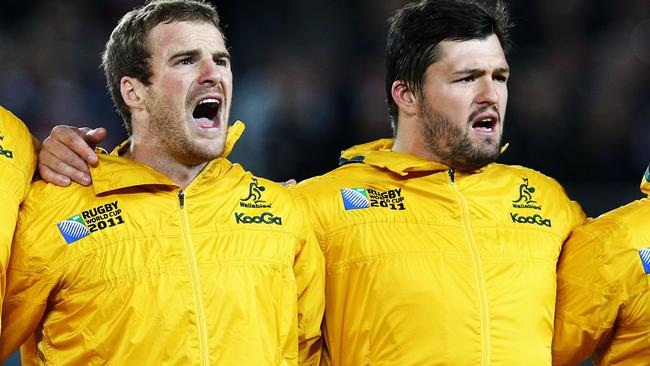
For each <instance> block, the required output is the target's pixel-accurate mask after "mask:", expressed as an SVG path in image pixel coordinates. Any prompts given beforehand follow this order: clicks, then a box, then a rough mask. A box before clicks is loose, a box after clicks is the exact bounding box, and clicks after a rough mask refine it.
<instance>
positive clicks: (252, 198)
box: [239, 178, 271, 208]
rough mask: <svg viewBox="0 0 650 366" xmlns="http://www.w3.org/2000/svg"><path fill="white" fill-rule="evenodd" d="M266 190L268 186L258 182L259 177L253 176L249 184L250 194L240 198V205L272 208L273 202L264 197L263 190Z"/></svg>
mask: <svg viewBox="0 0 650 366" xmlns="http://www.w3.org/2000/svg"><path fill="white" fill-rule="evenodd" d="M265 190H266V188H264V187H263V186H261V185H260V184H259V183H258V182H257V178H253V181H252V182H251V184H250V185H249V186H248V195H247V196H246V197H244V198H241V199H240V200H239V205H240V206H241V207H246V208H271V204H270V203H266V201H265V200H263V199H262V192H264V191H265Z"/></svg>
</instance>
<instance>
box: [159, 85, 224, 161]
mask: <svg viewBox="0 0 650 366" xmlns="http://www.w3.org/2000/svg"><path fill="white" fill-rule="evenodd" d="M150 100H151V101H152V102H151V103H149V104H150V105H149V110H150V121H149V129H150V133H151V135H152V136H156V138H157V140H158V143H159V144H160V145H161V147H162V148H163V151H164V153H166V154H169V155H171V156H172V157H173V159H174V160H176V161H179V162H181V163H183V164H185V165H199V164H202V163H205V162H208V161H210V160H214V159H216V158H217V157H219V156H220V155H221V154H222V153H223V151H224V141H225V137H224V141H222V142H221V146H220V148H218V149H209V148H205V147H202V146H201V145H200V144H199V143H198V142H197V141H194V140H193V139H192V137H191V136H190V133H189V131H187V129H186V128H185V127H186V124H187V123H188V122H187V121H186V118H187V117H186V116H185V111H184V110H178V109H177V108H174V107H173V106H171V105H169V104H168V103H165V102H164V101H162V100H160V99H159V98H157V97H155V96H153V95H152V96H151V99H150ZM214 143H217V142H216V141H215V142H214Z"/></svg>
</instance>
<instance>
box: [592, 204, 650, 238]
mask: <svg viewBox="0 0 650 366" xmlns="http://www.w3.org/2000/svg"><path fill="white" fill-rule="evenodd" d="M648 217H650V199H648V198H643V199H639V200H636V201H634V202H631V203H628V204H626V205H624V206H621V207H619V208H616V209H614V210H611V211H609V212H607V213H604V214H602V215H601V216H599V217H597V218H596V219H594V220H592V221H591V222H590V223H589V224H587V225H585V226H584V227H583V228H581V230H585V231H592V232H599V233H601V235H602V234H605V235H606V236H608V237H610V238H612V237H615V238H618V239H617V240H616V242H617V243H619V244H624V243H629V242H630V240H624V239H625V238H631V239H636V240H637V241H639V242H641V241H643V242H645V246H646V247H650V221H649V220H648Z"/></svg>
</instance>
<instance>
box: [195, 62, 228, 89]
mask: <svg viewBox="0 0 650 366" xmlns="http://www.w3.org/2000/svg"><path fill="white" fill-rule="evenodd" d="M221 71H222V70H221V69H220V68H219V66H217V65H216V64H215V63H214V61H213V60H212V59H205V60H201V67H200V76H199V83H200V84H205V85H208V86H213V85H217V84H218V83H219V82H220V81H221V78H222V76H223V75H222V74H221Z"/></svg>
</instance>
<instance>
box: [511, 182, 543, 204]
mask: <svg viewBox="0 0 650 366" xmlns="http://www.w3.org/2000/svg"><path fill="white" fill-rule="evenodd" d="M523 179H524V184H522V185H520V186H519V198H517V200H515V201H512V203H517V202H521V201H522V200H523V201H524V203H526V204H534V203H537V202H536V201H535V200H533V193H535V187H531V186H529V185H528V178H523Z"/></svg>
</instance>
